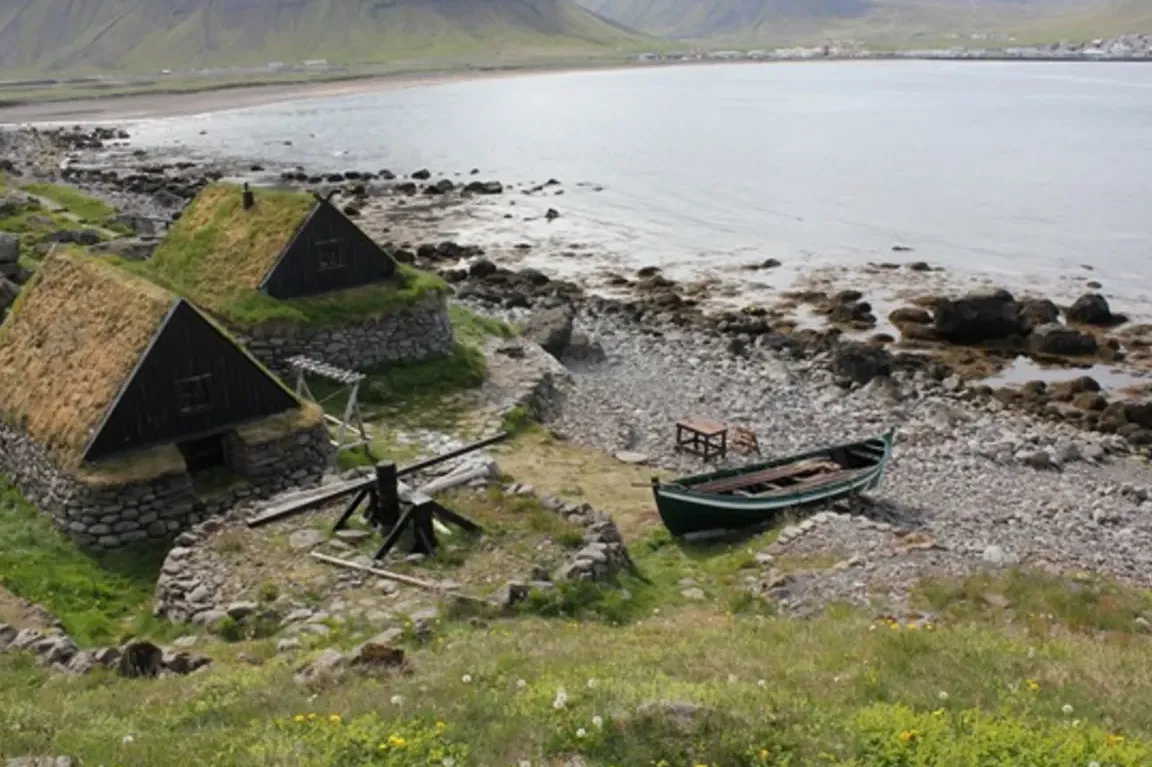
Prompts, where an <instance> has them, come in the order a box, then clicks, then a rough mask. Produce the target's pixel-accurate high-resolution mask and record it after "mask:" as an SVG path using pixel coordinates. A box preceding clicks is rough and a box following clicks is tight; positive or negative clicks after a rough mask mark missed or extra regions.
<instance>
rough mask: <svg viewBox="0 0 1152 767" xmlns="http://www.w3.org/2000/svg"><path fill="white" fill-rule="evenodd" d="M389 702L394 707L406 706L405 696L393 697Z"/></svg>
mask: <svg viewBox="0 0 1152 767" xmlns="http://www.w3.org/2000/svg"><path fill="white" fill-rule="evenodd" d="M389 702H390V703H391V704H392V705H393V706H402V705H404V696H403V695H393V696H392V698H391V699H390V701H389Z"/></svg>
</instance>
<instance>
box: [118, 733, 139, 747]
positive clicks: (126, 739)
mask: <svg viewBox="0 0 1152 767" xmlns="http://www.w3.org/2000/svg"><path fill="white" fill-rule="evenodd" d="M135 740H136V739H135V738H133V737H132V736H131V735H125V736H124V737H123V738H121V739H120V742H121V743H123V744H124V745H126V746H127V745H128V744H129V743H132V742H134V741H135Z"/></svg>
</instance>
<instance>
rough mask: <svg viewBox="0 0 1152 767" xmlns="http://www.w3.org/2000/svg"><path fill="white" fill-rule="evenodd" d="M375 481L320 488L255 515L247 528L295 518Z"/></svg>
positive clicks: (367, 478) (370, 478) (249, 520)
mask: <svg viewBox="0 0 1152 767" xmlns="http://www.w3.org/2000/svg"><path fill="white" fill-rule="evenodd" d="M375 481H376V478H375V477H366V478H364V479H356V480H352V481H351V482H345V483H343V484H340V485H333V486H331V487H328V488H322V489H321V490H319V491H317V492H316V493H314V494H309V495H306V496H304V497H303V498H297V499H294V500H291V501H285V502H284V503H281V504H278V505H276V506H273V507H272V508H270V509H267V510H265V511H264V512H263V513H262V514H257V515H256V516H254V517H249V518H248V527H260V526H261V525H266V524H268V523H269V522H276V521H279V520H281V519H287V518H288V517H293V516H296V515H297V514H301V513H303V512H305V511H308V510H310V509H315V508H317V507H319V506H323V505H324V504H326V503H331V502H332V501H335V500H338V499H340V498H343V497H345V496H348V495H352V494H353V493H356V492H358V491H359V490H362V489H364V488H365V487H369V486H371V485H372V484H373V483H374V482H375Z"/></svg>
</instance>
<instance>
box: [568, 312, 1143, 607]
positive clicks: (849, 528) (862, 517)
mask: <svg viewBox="0 0 1152 767" xmlns="http://www.w3.org/2000/svg"><path fill="white" fill-rule="evenodd" d="M577 330H578V332H583V333H585V334H587V336H588V337H589V338H590V339H591V341H592V342H593V343H596V344H598V345H599V346H600V347H602V348H603V350H604V353H605V359H603V360H602V361H569V362H568V366H569V368H570V370H571V372H572V374H573V379H574V384H573V386H572V389H571V391H570V393H569V395H568V399H567V404H566V405H565V407H564V409H563V411H562V413H561V414H560V415H559V417H557V418H556V419H555V420H554V421H553V422H552V424H551V426H552V428H554V429H556V430H557V431H558V432H560V433H561V434H562V435H564V436H565V437H567V438H568V439H570V440H571V441H573V442H575V443H578V444H581V445H584V446H587V447H591V448H595V449H597V450H602V451H605V452H609V453H613V454H619V453H620V452H621V451H627V452H628V453H634V454H637V455H636V456H631V455H630V456H627V457H628V458H629V459H632V460H635V458H637V457H639V456H643V457H646V460H647V462H648V463H650V464H652V465H655V466H661V467H665V468H668V469H672V470H675V471H679V472H685V473H687V472H697V471H701V470H704V469H703V466H704V464H703V463H702V462H701V461H700V460H699V459H697V458H694V457H691V456H684V455H682V454H678V453H676V452H675V450H674V449H673V445H674V439H673V424H674V422H675V421H676V420H678V419H680V418H682V417H684V416H686V415H689V414H697V415H700V416H703V417H707V418H710V419H712V420H717V421H721V422H724V423H727V424H729V425H735V424H741V425H744V426H747V427H750V428H752V429H753V430H754V431H755V432H756V433H757V435H758V438H759V442H760V445H761V448H762V450H763V452H764V454H765V455H782V454H788V453H792V452H798V451H801V450H804V449H809V448H812V447H817V446H821V445H826V444H831V443H840V442H846V441H850V440H854V439H859V438H864V437H868V436H873V435H876V434H878V433H880V432H882V431H884V430H885V429H887V428H888V427H889V426H895V427H896V429H897V442H896V446H895V449H894V457H893V460H892V462H891V464H890V470H889V473H888V474H887V475H886V477H885V479H884V482H883V483H882V485H881V486H880V487H879V488H878V489H877V490H875V491H873V492H872V493H871V494H870V498H869V501H870V502H869V503H866V504H862V505H857V506H854V507H852V508H850V509H847V508H846V509H842V511H844V512H846V513H835V512H821V513H820V514H817V516H816V517H814V518H813V520H814V521H812V522H810V523H805V526H804V528H803V530H800V528H796V529H795V530H790V532H788V533H787V534H786V535H785V536H784V541H785V542H783V543H778V544H776V545H775V546H774V547H773V548H772V550H770V551H768V552H765V553H764V555H763V557H762V558H761V560H762V563H763V564H764V570H765V572H764V574H763V575H764V577H763V578H757V579H756V581H755V583H752V584H750V585H752V586H753V587H756V586H759V587H760V588H761V589H764V588H767V589H769V590H775V591H776V592H779V590H780V589H783V591H782V592H780V593H774V598H775V599H776V600H778V601H779V600H781V599H782V600H784V602H785V603H786V606H791V607H793V608H794V609H797V610H800V611H805V612H806V611H808V610H811V609H814V608H816V607H818V606H821V605H824V604H827V603H828V602H830V601H834V600H835V601H849V602H853V603H856V604H861V605H864V604H869V603H873V602H875V600H876V596H877V595H878V594H886V595H888V596H889V597H890V598H891V601H893V602H895V604H897V605H899V604H901V603H903V602H904V601H905V600H906V597H907V594H908V591H909V589H910V588H911V587H912V586H913V585H914V584H915V583H917V582H918V581H920V580H921V579H923V578H924V577H933V576H940V577H948V576H964V575H967V574H970V573H972V572H975V571H977V570H979V569H982V568H989V567H992V568H995V567H1004V566H1012V565H1016V564H1019V565H1023V566H1025V567H1035V568H1040V569H1042V570H1046V571H1050V572H1067V571H1069V570H1081V571H1089V572H1093V573H1099V574H1103V575H1106V576H1109V577H1114V578H1116V579H1118V580H1120V581H1122V582H1125V583H1129V584H1131V585H1134V586H1141V587H1148V586H1152V575H1150V574H1149V573H1150V572H1152V500H1149V499H1150V497H1152V487H1150V486H1152V469H1150V468H1149V467H1148V466H1147V464H1146V463H1145V462H1143V461H1142V460H1140V459H1138V458H1135V457H1133V456H1131V455H1130V454H1129V447H1128V446H1127V445H1126V443H1125V442H1124V440H1123V439H1120V438H1118V437H1116V436H1115V435H1102V434H1096V433H1089V432H1084V431H1080V430H1076V429H1074V428H1073V427H1071V426H1068V425H1065V424H1054V423H1051V422H1046V421H1040V420H1036V419H1033V418H1030V417H1028V416H1026V415H1022V414H1019V413H1014V412H1010V411H1008V410H1006V409H1005V408H1004V406H1003V405H1002V404H1001V403H999V402H998V401H996V400H994V399H991V400H984V401H982V402H979V403H976V402H972V401H969V400H968V399H966V389H965V385H964V384H962V383H961V384H959V385H958V386H957V385H956V382H949V386H948V387H947V388H946V387H945V385H943V384H941V383H940V382H937V381H935V380H932V379H931V378H929V377H927V376H925V375H923V374H922V373H919V374H905V373H901V372H899V371H898V372H896V373H895V374H894V375H893V376H892V377H891V378H878V379H875V380H874V381H873V382H871V383H869V384H867V385H865V386H863V387H859V386H857V387H853V388H852V389H850V390H845V389H844V388H843V387H842V386H841V385H839V384H838V383H837V381H836V379H835V377H834V376H833V375H832V373H831V372H830V371H829V370H828V359H827V358H821V357H816V358H813V359H809V360H803V361H801V360H796V359H791V358H789V357H787V356H783V355H781V354H780V353H778V352H774V351H771V350H768V349H760V348H753V349H751V350H749V351H747V352H745V354H744V355H740V356H738V355H733V354H732V353H730V352H729V351H728V350H727V349H725V348H724V346H723V345H722V344H720V343H718V342H717V341H716V340H715V339H714V338H712V337H708V336H705V335H700V334H696V333H692V332H682V331H679V330H674V329H668V330H660V329H654V328H652V327H645V326H641V325H639V324H635V323H631V322H628V321H625V320H623V319H621V318H618V317H615V318H604V317H592V316H588V315H587V313H584V314H582V315H581V316H580V317H579V318H578V320H577ZM728 460H729V462H731V463H739V462H743V461H748V460H751V459H749V458H746V457H744V456H735V455H733V456H730V457H729V459H728ZM793 533H794V535H793ZM909 536H914V537H911V538H910V537H909ZM780 553H787V554H789V555H800V556H816V555H818V556H819V557H820V558H822V559H824V558H828V557H832V558H834V559H836V560H837V562H836V563H835V564H833V565H830V566H828V567H824V568H818V569H817V571H815V572H810V573H804V574H796V573H794V574H792V575H790V576H781V575H780V574H779V573H774V572H773V568H772V562H773V554H780ZM772 581H777V582H776V583H774V584H773V583H772ZM766 582H767V583H766Z"/></svg>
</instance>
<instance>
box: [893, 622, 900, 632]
mask: <svg viewBox="0 0 1152 767" xmlns="http://www.w3.org/2000/svg"><path fill="white" fill-rule="evenodd" d="M892 630H893V631H899V630H900V624H899V623H893V624H892Z"/></svg>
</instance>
